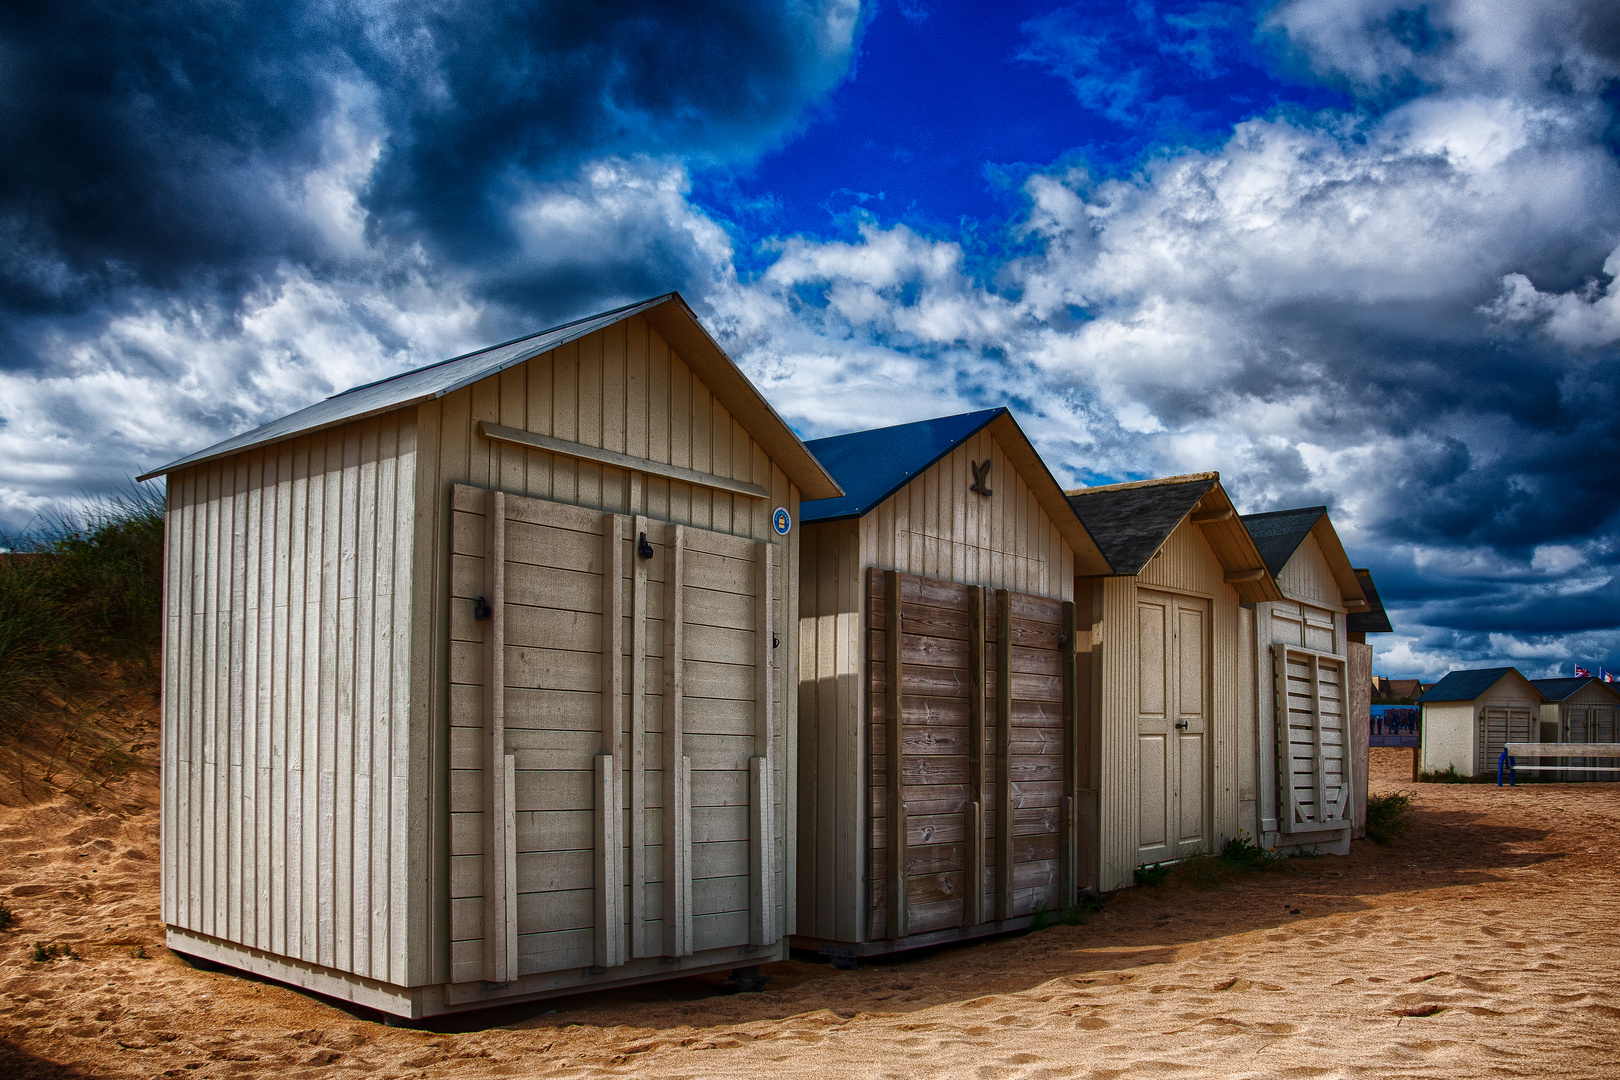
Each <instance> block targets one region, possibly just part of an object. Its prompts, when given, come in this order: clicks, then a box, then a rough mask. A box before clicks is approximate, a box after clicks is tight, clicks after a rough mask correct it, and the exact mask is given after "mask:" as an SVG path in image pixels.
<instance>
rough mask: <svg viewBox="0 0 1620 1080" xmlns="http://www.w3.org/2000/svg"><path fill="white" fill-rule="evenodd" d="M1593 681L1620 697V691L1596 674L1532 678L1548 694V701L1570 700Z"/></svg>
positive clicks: (1533, 682) (1533, 683)
mask: <svg viewBox="0 0 1620 1080" xmlns="http://www.w3.org/2000/svg"><path fill="white" fill-rule="evenodd" d="M1592 683H1597V684H1598V686H1600V687H1602V688H1603V689H1604V690H1606V691H1608V693H1609V694H1611V695H1612V696H1614V697H1616V698H1620V691H1616V690H1615V688H1614V687H1613V686H1611V685H1610V684H1609V683H1606V682H1604V681H1603V680H1602V679H1600V678H1598V677H1597V676H1595V675H1580V676H1573V677H1565V678H1562V679H1531V680H1530V685H1531V686H1533V687H1535V688H1536V689H1537V690H1540V691H1541V692H1542V693H1543V694H1546V695H1547V700H1548V701H1568V700H1569V699H1570V698H1572V697H1574V696H1575V695H1576V694H1577V693H1579V692H1580V691H1582V690H1585V689H1586V688H1587V686H1589V685H1590V684H1592Z"/></svg>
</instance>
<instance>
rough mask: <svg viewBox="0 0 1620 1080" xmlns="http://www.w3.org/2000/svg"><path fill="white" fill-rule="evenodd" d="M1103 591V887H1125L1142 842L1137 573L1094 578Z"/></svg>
mask: <svg viewBox="0 0 1620 1080" xmlns="http://www.w3.org/2000/svg"><path fill="white" fill-rule="evenodd" d="M1094 580H1095V581H1096V582H1098V584H1099V585H1100V589H1099V591H1100V592H1101V594H1102V603H1101V608H1102V612H1101V622H1100V625H1101V627H1103V628H1104V629H1105V632H1106V638H1105V640H1104V641H1103V642H1102V643H1101V646H1100V648H1099V650H1098V651H1099V652H1100V653H1101V654H1102V658H1101V662H1100V664H1099V665H1098V666H1099V667H1100V668H1101V672H1100V674H1101V679H1100V682H1101V693H1100V695H1099V697H1100V708H1099V710H1098V713H1097V722H1098V726H1099V729H1100V730H1099V735H1098V749H1099V753H1098V777H1097V784H1098V790H1097V796H1098V811H1097V819H1098V830H1097V863H1098V867H1097V876H1098V888H1099V889H1102V890H1104V891H1109V890H1113V889H1119V888H1123V887H1124V886H1126V885H1129V884H1130V883H1131V880H1132V871H1134V870H1135V868H1136V853H1137V849H1138V847H1139V841H1138V836H1137V833H1138V821H1139V817H1140V815H1139V814H1138V810H1137V802H1138V792H1139V791H1140V789H1141V784H1142V778H1141V761H1140V755H1139V754H1138V751H1137V719H1136V718H1137V715H1138V712H1139V709H1140V705H1139V701H1138V697H1139V694H1140V685H1141V680H1140V678H1139V668H1140V665H1141V659H1140V657H1139V655H1138V651H1139V650H1138V647H1137V634H1136V619H1137V612H1136V609H1137V602H1136V586H1137V579H1136V578H1134V577H1108V578H1099V579H1094Z"/></svg>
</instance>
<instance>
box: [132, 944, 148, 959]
mask: <svg viewBox="0 0 1620 1080" xmlns="http://www.w3.org/2000/svg"><path fill="white" fill-rule="evenodd" d="M129 958H130V959H131V960H150V959H151V957H149V956H147V955H146V946H145V945H137V946H135V947H134V948H133V949H131V950H129Z"/></svg>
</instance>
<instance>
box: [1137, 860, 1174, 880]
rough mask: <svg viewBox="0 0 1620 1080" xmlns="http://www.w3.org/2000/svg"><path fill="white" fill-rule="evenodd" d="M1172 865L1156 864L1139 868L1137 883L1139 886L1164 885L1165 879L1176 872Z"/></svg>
mask: <svg viewBox="0 0 1620 1080" xmlns="http://www.w3.org/2000/svg"><path fill="white" fill-rule="evenodd" d="M1174 869H1175V866H1174V864H1172V863H1154V864H1153V865H1152V866H1138V867H1137V868H1136V874H1135V877H1136V883H1137V884H1138V885H1163V884H1164V879H1165V878H1167V877H1169V876H1170V871H1171V870H1174Z"/></svg>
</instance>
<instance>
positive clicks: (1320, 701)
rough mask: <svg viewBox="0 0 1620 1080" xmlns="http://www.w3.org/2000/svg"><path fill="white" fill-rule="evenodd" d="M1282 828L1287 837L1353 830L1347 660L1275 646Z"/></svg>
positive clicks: (1273, 664)
mask: <svg viewBox="0 0 1620 1080" xmlns="http://www.w3.org/2000/svg"><path fill="white" fill-rule="evenodd" d="M1271 651H1272V678H1273V681H1274V691H1275V694H1276V717H1277V790H1278V793H1279V796H1280V799H1279V802H1280V805H1279V810H1280V811H1281V813H1280V814H1279V815H1278V816H1279V818H1280V821H1279V824H1280V825H1281V828H1282V831H1283V832H1285V833H1308V832H1321V831H1325V830H1330V829H1343V828H1346V827H1348V826H1349V825H1350V791H1351V784H1350V762H1351V755H1350V732H1349V729H1348V721H1347V716H1348V709H1347V708H1346V705H1347V702H1346V692H1345V659H1344V657H1342V656H1333V655H1330V654H1326V653H1318V652H1312V651H1310V650H1308V649H1296V648H1293V647H1291V646H1288V645H1273V646H1272V647H1271Z"/></svg>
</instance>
